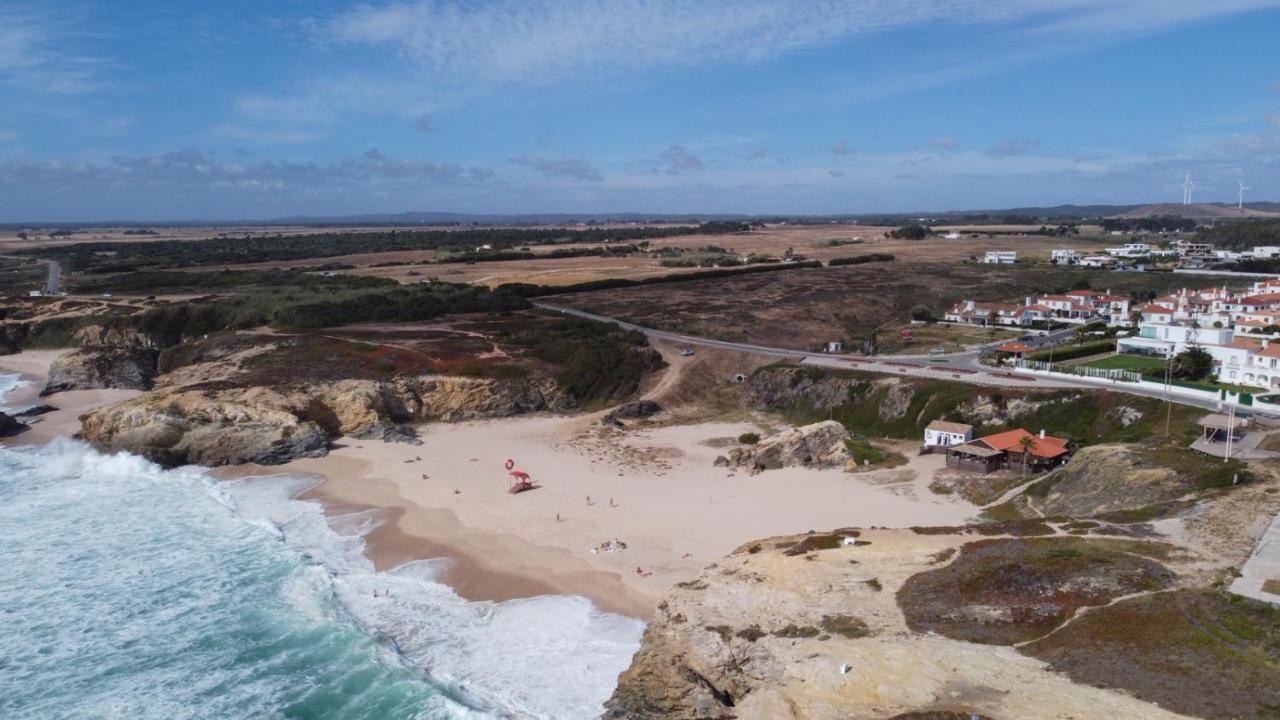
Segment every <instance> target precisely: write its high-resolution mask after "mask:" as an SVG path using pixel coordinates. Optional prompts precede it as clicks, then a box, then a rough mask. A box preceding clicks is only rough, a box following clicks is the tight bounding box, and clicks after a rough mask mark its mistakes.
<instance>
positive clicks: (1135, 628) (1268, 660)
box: [1022, 590, 1280, 720]
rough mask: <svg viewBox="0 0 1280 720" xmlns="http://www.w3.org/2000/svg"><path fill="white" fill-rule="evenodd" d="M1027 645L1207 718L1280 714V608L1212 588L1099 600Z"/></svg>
mask: <svg viewBox="0 0 1280 720" xmlns="http://www.w3.org/2000/svg"><path fill="white" fill-rule="evenodd" d="M1022 651H1023V652H1025V653H1027V654H1028V655H1031V656H1033V657H1036V658H1039V659H1041V660H1044V661H1045V662H1047V663H1049V664H1050V666H1051V667H1052V668H1053V669H1054V670H1056V671H1058V672H1062V673H1065V674H1066V675H1067V676H1068V677H1070V678H1071V679H1072V680H1073V681H1075V682H1077V683H1082V684H1087V685H1094V686H1098V687H1106V688H1114V689H1118V690H1122V691H1125V692H1128V693H1130V694H1132V695H1134V696H1136V697H1138V698H1141V699H1143V700H1146V701H1149V702H1153V703H1157V704H1159V705H1160V706H1161V707H1164V708H1166V709H1168V710H1171V711H1173V712H1177V713H1182V714H1185V715H1192V716H1196V717H1206V718H1251V719H1255V718H1256V719H1258V720H1261V719H1262V718H1275V717H1277V716H1280V609H1277V608H1276V607H1275V606H1272V605H1269V604H1266V603H1261V602H1257V601H1254V600H1249V599H1246V598H1241V597H1238V596H1234V595H1227V594H1225V593H1220V592H1214V591H1210V590H1177V591H1172V592H1164V593H1158V594H1154V595H1147V596H1144V597H1137V598H1131V599H1128V600H1124V601H1122V602H1119V603H1116V604H1115V605H1112V606H1110V607H1105V608H1099V609H1097V610H1094V611H1092V612H1090V613H1088V614H1087V615H1085V616H1083V617H1081V618H1080V619H1078V620H1077V621H1076V622H1073V623H1071V625H1069V626H1068V627H1066V628H1063V629H1062V630H1061V631H1059V632H1057V633H1054V634H1053V635H1051V636H1049V637H1047V638H1044V639H1042V640H1039V641H1037V642H1034V643H1031V644H1030V645H1027V646H1025V647H1023V648H1022Z"/></svg>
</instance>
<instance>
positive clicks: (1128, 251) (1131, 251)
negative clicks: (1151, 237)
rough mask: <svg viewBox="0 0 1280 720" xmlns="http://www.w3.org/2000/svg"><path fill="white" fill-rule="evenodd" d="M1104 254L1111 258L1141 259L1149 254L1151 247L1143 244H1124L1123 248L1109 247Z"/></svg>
mask: <svg viewBox="0 0 1280 720" xmlns="http://www.w3.org/2000/svg"><path fill="white" fill-rule="evenodd" d="M1106 253H1107V254H1108V255H1110V256H1112V257H1125V258H1132V257H1143V256H1146V255H1150V254H1151V245H1150V244H1149V243H1144V242H1131V243H1125V244H1124V246H1123V247H1109V248H1107V250H1106Z"/></svg>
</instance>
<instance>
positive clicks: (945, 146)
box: [929, 137, 960, 155]
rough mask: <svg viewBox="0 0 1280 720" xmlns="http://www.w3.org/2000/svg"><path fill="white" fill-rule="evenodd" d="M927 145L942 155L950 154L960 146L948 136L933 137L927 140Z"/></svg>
mask: <svg viewBox="0 0 1280 720" xmlns="http://www.w3.org/2000/svg"><path fill="white" fill-rule="evenodd" d="M929 147H931V148H933V149H934V150H935V151H937V152H938V153H940V154H942V155H950V154H951V153H953V152H955V151H956V150H958V149H959V148H960V145H959V144H958V143H957V142H956V141H955V140H953V139H952V138H949V137H940V138H934V139H932V140H930V141H929Z"/></svg>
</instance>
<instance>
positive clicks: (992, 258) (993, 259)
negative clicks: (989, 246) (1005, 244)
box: [982, 250, 1018, 265]
mask: <svg viewBox="0 0 1280 720" xmlns="http://www.w3.org/2000/svg"><path fill="white" fill-rule="evenodd" d="M1016 262H1018V253H1017V251H1015V250H988V251H987V254H986V255H983V256H982V263H983V264H985V265H1012V264H1014V263H1016Z"/></svg>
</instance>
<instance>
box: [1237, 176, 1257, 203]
mask: <svg viewBox="0 0 1280 720" xmlns="http://www.w3.org/2000/svg"><path fill="white" fill-rule="evenodd" d="M1237 182H1239V181H1237ZM1239 185H1240V199H1239V200H1237V201H1236V209H1237V210H1244V191H1245V190H1252V189H1253V188H1251V187H1249V186H1248V185H1245V184H1244V183H1239Z"/></svg>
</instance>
